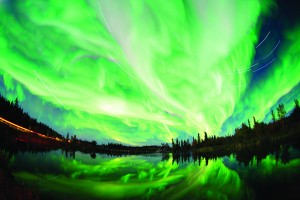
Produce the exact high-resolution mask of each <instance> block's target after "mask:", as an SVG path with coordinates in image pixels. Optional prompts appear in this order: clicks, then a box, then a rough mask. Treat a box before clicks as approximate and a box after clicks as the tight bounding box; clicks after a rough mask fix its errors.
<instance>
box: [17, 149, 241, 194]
mask: <svg viewBox="0 0 300 200" xmlns="http://www.w3.org/2000/svg"><path fill="white" fill-rule="evenodd" d="M51 155H52V156H50V155H49V154H46V155H45V154H44V155H42V154H40V155H35V156H29V157H28V156H26V155H24V157H23V156H20V157H17V159H16V161H15V163H14V165H15V167H17V168H18V166H19V167H20V170H15V172H14V175H15V176H16V177H18V178H20V179H21V181H25V182H26V184H28V185H31V184H35V183H36V184H37V186H38V190H39V191H42V192H44V193H53V192H54V193H53V195H55V196H60V195H71V196H72V197H73V196H77V195H78V196H77V197H78V198H80V197H81V196H85V197H93V198H104V199H107V198H111V199H124V198H145V199H147V198H151V199H153V198H154V199H162V198H163V199H165V198H168V199H182V198H189V197H192V196H194V198H195V197H197V198H201V197H205V198H207V199H216V198H217V199H223V198H225V199H226V198H230V199H231V198H235V199H239V198H241V197H242V196H243V195H245V194H244V187H245V186H244V185H243V183H242V181H241V180H240V178H239V176H238V174H237V173H236V172H235V171H232V170H230V169H228V168H227V167H226V166H225V165H224V164H223V163H222V160H221V159H218V160H216V161H209V164H208V166H205V162H202V164H201V165H200V166H198V165H197V164H193V163H189V164H187V165H186V166H179V165H178V164H176V163H174V164H172V157H170V159H169V160H167V161H160V157H156V158H155V157H154V158H149V157H143V156H128V157H120V158H111V157H105V156H102V157H101V158H98V157H97V159H96V160H90V159H87V160H85V159H84V158H85V157H84V155H81V154H80V153H79V154H77V156H76V157H77V158H76V160H69V159H66V158H65V157H64V156H63V155H60V154H59V152H57V153H55V154H54V153H51ZM22 157H23V158H22ZM24 158H25V159H24ZM22 162H24V163H22ZM25 162H26V163H25ZM28 163H30V164H29V165H28ZM24 166H27V168H26V167H25V168H23V167H24ZM30 166H35V168H32V167H30ZM51 172H52V174H51ZM54 174H55V175H54Z"/></svg>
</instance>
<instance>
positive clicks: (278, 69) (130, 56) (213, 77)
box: [0, 0, 300, 179]
mask: <svg viewBox="0 0 300 200" xmlns="http://www.w3.org/2000/svg"><path fill="white" fill-rule="evenodd" d="M276 10H277V6H276V4H275V3H274V2H272V1H269V0H265V1H261V0H249V1H239V0H235V1H232V0H224V1H217V0H215V1H208V0H199V1H197V0H186V1H182V0H174V1H172V3H171V2H170V1H159V0H144V1H139V0H131V1H118V0H110V1H104V0H101V1H100V0H97V1H96V0H95V1H94V0H87V1H83V0H78V1H60V0H48V1H35V0H27V1H21V0H15V1H10V0H2V1H0V52H1V59H0V77H1V79H0V91H1V93H2V94H3V95H4V96H5V97H7V98H9V99H11V100H13V99H15V98H16V97H17V98H18V99H19V100H20V102H21V106H22V107H24V110H25V111H27V112H28V113H29V114H31V115H32V116H33V117H36V118H37V119H38V120H40V121H43V122H44V123H46V124H48V125H50V126H52V127H54V129H55V130H57V131H59V132H60V133H62V134H64V135H66V133H67V132H70V133H71V134H76V135H77V136H78V137H79V138H87V139H93V140H97V141H98V142H100V143H101V142H107V141H117V142H122V143H125V144H132V145H140V144H157V143H160V142H170V141H171V138H177V137H180V138H186V137H191V136H195V135H196V134H197V132H200V133H203V131H206V132H207V133H208V135H213V134H215V135H227V134H228V133H229V134H232V133H233V130H234V128H236V127H238V126H240V125H241V123H242V122H246V121H247V119H248V118H252V116H255V117H256V119H257V120H260V121H262V120H265V121H267V122H268V121H269V120H270V109H272V108H274V107H276V105H277V104H278V103H284V104H285V105H286V108H287V110H288V111H290V110H291V109H292V107H293V99H294V98H299V97H300V95H299V89H300V86H299V80H300V77H299V76H297V74H300V60H299V58H298V56H297V55H300V27H293V28H289V29H288V28H286V29H284V30H280V31H281V32H282V38H280V40H279V42H278V43H277V40H276V41H274V42H272V40H271V36H270V37H269V38H265V39H266V40H265V41H263V39H264V38H263V37H264V35H263V36H261V34H262V33H261V32H262V29H263V27H264V21H265V20H267V19H268V18H270V17H272V15H273V13H274V12H275V11H276ZM275 31H276V30H272V31H271V32H272V33H271V34H270V35H272V36H274V35H273V32H275ZM268 41H269V42H268ZM276 44H278V45H277V46H275V45H276ZM258 46H259V47H258ZM274 47H275V48H274ZM275 49H276V51H275ZM259 51H262V52H259ZM259 53H261V54H264V55H266V56H265V58H264V57H262V58H261V59H260V60H264V62H258V63H256V62H255V60H256V59H255V58H256V57H257V55H258V54H259ZM125 179H126V178H125Z"/></svg>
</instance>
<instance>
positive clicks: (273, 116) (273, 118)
mask: <svg viewBox="0 0 300 200" xmlns="http://www.w3.org/2000/svg"><path fill="white" fill-rule="evenodd" d="M271 114H272V120H273V123H274V122H275V121H276V118H275V114H274V111H273V110H271Z"/></svg>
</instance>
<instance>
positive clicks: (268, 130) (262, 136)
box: [172, 99, 300, 154]
mask: <svg viewBox="0 0 300 200" xmlns="http://www.w3.org/2000/svg"><path fill="white" fill-rule="evenodd" d="M294 103H295V106H294V109H293V110H292V112H291V114H290V115H289V116H286V115H287V112H286V110H285V107H284V104H279V105H278V106H277V108H276V113H275V112H274V111H273V110H271V115H272V121H271V122H270V123H268V124H267V123H265V122H258V121H257V120H256V118H255V117H253V122H252V124H251V121H250V119H248V120H247V123H242V124H241V126H240V127H239V128H236V129H235V132H234V134H233V135H229V134H228V136H218V137H217V136H215V135H213V136H211V137H208V135H207V133H206V132H204V135H203V139H200V134H199V133H198V135H197V138H194V137H193V139H192V141H191V142H189V140H188V139H187V140H179V139H178V138H177V139H176V140H174V139H172V152H173V153H174V154H185V153H188V152H190V151H197V150H201V149H202V150H206V151H208V150H216V149H217V148H218V147H222V148H231V149H236V148H245V147H247V146H248V147H249V146H255V145H261V144H263V143H270V142H274V141H277V140H283V139H287V138H291V137H295V138H297V139H298V138H299V135H300V127H299V124H300V107H299V101H298V100H297V99H295V100H294ZM212 148H213V149H212Z"/></svg>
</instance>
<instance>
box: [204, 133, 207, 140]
mask: <svg viewBox="0 0 300 200" xmlns="http://www.w3.org/2000/svg"><path fill="white" fill-rule="evenodd" d="M204 140H205V141H207V133H206V132H204Z"/></svg>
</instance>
